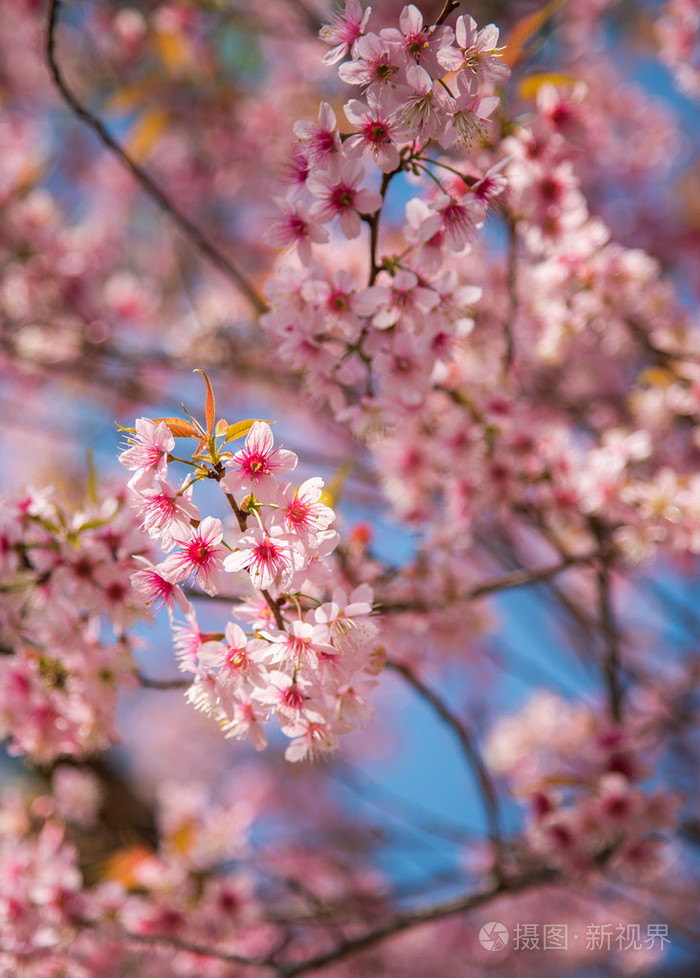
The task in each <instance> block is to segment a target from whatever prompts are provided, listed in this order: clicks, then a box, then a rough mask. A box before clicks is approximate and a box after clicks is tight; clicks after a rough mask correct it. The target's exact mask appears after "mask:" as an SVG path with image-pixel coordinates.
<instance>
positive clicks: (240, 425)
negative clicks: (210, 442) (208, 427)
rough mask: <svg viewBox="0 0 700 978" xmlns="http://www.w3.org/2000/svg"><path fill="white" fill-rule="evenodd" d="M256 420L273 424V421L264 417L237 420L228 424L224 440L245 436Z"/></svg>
mask: <svg viewBox="0 0 700 978" xmlns="http://www.w3.org/2000/svg"><path fill="white" fill-rule="evenodd" d="M256 421H264V422H265V424H274V423H275V422H274V421H266V420H265V418H248V419H247V420H246V421H237V422H236V423H235V424H230V425H229V426H228V428H227V429H226V441H234V439H236V438H245V436H246V435H247V434H248V432H249V431H250V429H251V428H252V427H253V425H254V424H255V422H256Z"/></svg>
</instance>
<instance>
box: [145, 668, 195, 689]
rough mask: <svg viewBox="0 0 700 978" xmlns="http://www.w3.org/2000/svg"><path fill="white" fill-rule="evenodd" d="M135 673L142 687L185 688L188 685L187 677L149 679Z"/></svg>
mask: <svg viewBox="0 0 700 978" xmlns="http://www.w3.org/2000/svg"><path fill="white" fill-rule="evenodd" d="M137 675H138V680H139V683H140V684H141V685H142V686H143V688H144V689H186V688H187V687H188V686H189V685H190V680H189V679H149V677H148V676H144V675H143V673H140V672H139V673H138V674H137Z"/></svg>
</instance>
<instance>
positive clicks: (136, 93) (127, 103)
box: [102, 82, 153, 114]
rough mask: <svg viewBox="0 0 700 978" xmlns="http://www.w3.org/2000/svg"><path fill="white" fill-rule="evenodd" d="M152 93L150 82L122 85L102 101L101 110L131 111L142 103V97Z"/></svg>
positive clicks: (109, 111)
mask: <svg viewBox="0 0 700 978" xmlns="http://www.w3.org/2000/svg"><path fill="white" fill-rule="evenodd" d="M152 93H153V83H152V82H138V83H136V84H134V85H122V86H120V87H119V88H118V89H117V91H116V92H114V94H113V95H110V96H109V98H108V99H106V101H105V102H103V103H102V110H103V111H104V112H107V113H112V112H116V113H119V114H122V113H124V112H133V111H134V110H135V109H137V108H138V107H139V105H143V102H144V99H146V98H147V97H148V96H149V95H151V94H152Z"/></svg>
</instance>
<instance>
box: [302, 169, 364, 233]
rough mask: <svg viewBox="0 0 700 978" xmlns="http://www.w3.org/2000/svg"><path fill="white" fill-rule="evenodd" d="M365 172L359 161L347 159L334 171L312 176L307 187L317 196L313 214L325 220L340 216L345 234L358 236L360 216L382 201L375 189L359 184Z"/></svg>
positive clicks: (341, 227) (360, 223)
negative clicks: (367, 188) (368, 188)
mask: <svg viewBox="0 0 700 978" xmlns="http://www.w3.org/2000/svg"><path fill="white" fill-rule="evenodd" d="M363 175H364V168H363V166H362V164H361V163H360V161H359V160H345V161H344V162H343V163H342V164H341V166H340V168H339V169H338V171H337V173H335V174H333V173H324V172H320V173H317V174H314V175H313V176H311V177H309V179H308V181H307V186H308V188H309V190H310V191H311V193H312V194H313V196H314V197H315V203H314V204H313V205H312V207H311V211H310V214H311V216H312V217H313V218H317V219H318V220H319V221H323V222H326V221H332V220H333V218H334V217H337V218H338V222H339V224H340V229H341V231H342V232H343V234H344V235H345V237H346V238H356V237H357V236H358V235H359V233H360V230H361V228H362V222H361V220H360V215H361V214H373V213H374V211H376V210H378V209H379V208H380V207H381V203H382V198H381V196H380V194H378V193H377V192H376V191H374V190H365V189H363V188H361V187H360V186H359V184H360V182H361V180H362V177H363Z"/></svg>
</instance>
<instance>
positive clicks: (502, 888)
mask: <svg viewBox="0 0 700 978" xmlns="http://www.w3.org/2000/svg"><path fill="white" fill-rule="evenodd" d="M558 878H559V873H558V871H557V870H555V869H551V868H549V867H544V868H542V869H538V870H534V871H533V872H531V873H528V874H525V875H523V876H520V877H517V878H513V879H510V880H507V881H503V882H499V883H495V884H494V885H493V886H491V887H489V888H487V889H484V890H477V891H476V892H475V893H469V894H467V895H466V896H462V897H458V898H457V899H456V900H450V901H447V902H446V903H439V904H436V905H435V906H432V907H426V908H425V909H422V910H415V911H412V912H410V913H406V914H402V915H401V916H399V917H395V918H394V920H391V921H389V922H388V923H387V924H384V925H383V926H381V927H376V928H375V929H374V930H370V931H367V932H366V933H365V934H360V935H359V936H357V937H352V938H348V939H347V940H346V941H343V943H342V944H340V945H338V947H335V948H332V949H331V950H330V951H324V952H322V953H321V954H317V955H315V956H314V957H313V958H308V959H307V960H306V961H300V962H299V963H298V964H293V965H287V966H285V965H281V966H280V967H279V968H278V969H277V975H278V978H297V976H298V975H303V974H306V973H307V972H309V971H316V970H318V969H319V968H323V967H324V966H325V965H328V964H333V963H335V962H336V961H342V960H344V959H345V958H348V957H350V956H351V955H353V954H356V953H357V952H358V951H363V950H365V949H366V948H369V947H372V946H374V945H375V944H379V943H381V942H382V941H385V940H386V939H387V938H389V937H393V936H394V935H395V934H400V933H402V932H403V931H405V930H409V929H410V928H412V927H418V926H420V925H421V924H427V923H431V922H432V921H434V920H441V919H442V918H444V917H449V916H453V915H454V914H459V913H466V912H467V911H469V910H473V909H475V908H476V907H479V906H482V905H483V904H485V903H488V902H489V901H490V900H493V899H494V898H495V897H497V896H499V895H501V894H503V893H517V892H519V891H521V890H527V889H532V888H534V887H537V886H542V885H545V884H547V883H554V882H556V881H557V879H558Z"/></svg>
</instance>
